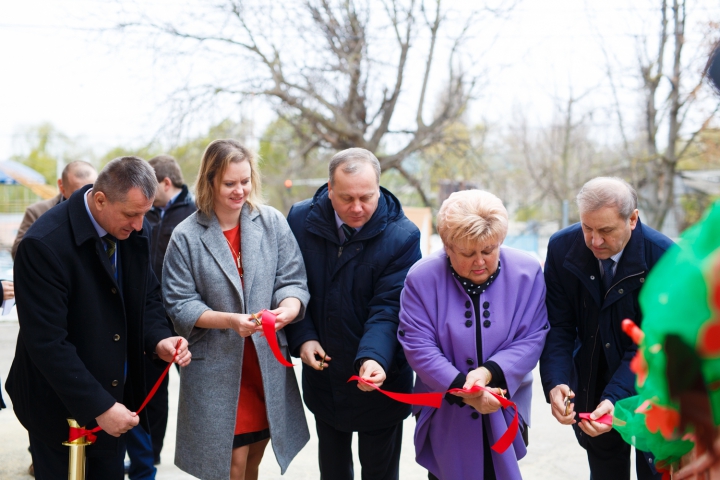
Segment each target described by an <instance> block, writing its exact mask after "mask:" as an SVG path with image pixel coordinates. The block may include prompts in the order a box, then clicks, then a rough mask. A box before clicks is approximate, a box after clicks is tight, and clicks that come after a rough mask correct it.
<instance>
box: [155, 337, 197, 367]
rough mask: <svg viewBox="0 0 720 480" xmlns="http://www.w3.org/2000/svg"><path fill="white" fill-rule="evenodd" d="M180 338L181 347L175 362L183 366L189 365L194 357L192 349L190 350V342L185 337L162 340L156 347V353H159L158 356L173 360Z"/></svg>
mask: <svg viewBox="0 0 720 480" xmlns="http://www.w3.org/2000/svg"><path fill="white" fill-rule="evenodd" d="M178 340H180V348H179V349H178V354H177V358H175V363H177V364H178V365H180V366H181V367H187V366H188V364H189V363H190V359H191V358H192V353H190V350H188V342H187V340H185V338H183V337H168V338H165V339H163V340H160V341H159V342H158V344H157V346H156V347H155V353H157V356H158V357H160V358H161V359H163V360H165V361H166V362H168V363H169V362H172V361H173V355H175V347H176V346H177V343H178Z"/></svg>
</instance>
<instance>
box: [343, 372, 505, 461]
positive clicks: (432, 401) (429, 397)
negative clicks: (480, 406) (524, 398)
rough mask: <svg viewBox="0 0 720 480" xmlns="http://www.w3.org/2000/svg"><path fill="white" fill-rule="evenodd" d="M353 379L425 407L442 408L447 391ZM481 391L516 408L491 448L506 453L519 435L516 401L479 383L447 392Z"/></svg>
mask: <svg viewBox="0 0 720 480" xmlns="http://www.w3.org/2000/svg"><path fill="white" fill-rule="evenodd" d="M353 380H357V381H358V382H361V383H363V384H365V385H368V386H370V387H372V388H374V389H375V390H377V391H378V392H380V393H382V394H383V395H386V396H388V397H390V398H392V399H393V400H396V401H398V402H401V403H406V404H409V405H421V406H423V407H432V408H440V405H442V400H443V397H444V396H445V393H440V392H432V393H395V392H388V391H385V390H383V389H381V388H380V387H378V386H377V385H375V384H374V383H372V382H368V381H367V380H364V379H362V378H360V377H358V376H357V375H353V376H352V377H350V379H349V380H348V382H352V381H353ZM480 391H485V392H487V393H489V394H490V395H492V396H493V397H495V398H496V399H497V400H498V401H499V402H500V405H502V407H503V408H507V407H513V408H514V409H515V415H514V416H513V419H512V422H510V426H508V429H507V430H506V431H505V433H503V435H502V436H501V437H500V438H499V439H498V441H497V442H495V444H494V445H493V446H491V447H490V448H492V449H493V450H495V451H496V452H497V453H504V452H505V450H507V449H508V448H509V447H510V445H512V442H513V440H515V437H516V436H517V431H518V428H519V420H518V411H517V405H515V402H512V401H510V400H508V399H507V398H505V397H502V396H500V395H498V394H496V393H495V392H493V391H492V390H491V389H489V388H485V387H481V386H479V385H475V386H473V387H472V388H470V389H464V388H452V389H450V390H448V391H447V392H446V393H451V394H455V393H461V392H462V393H477V392H480Z"/></svg>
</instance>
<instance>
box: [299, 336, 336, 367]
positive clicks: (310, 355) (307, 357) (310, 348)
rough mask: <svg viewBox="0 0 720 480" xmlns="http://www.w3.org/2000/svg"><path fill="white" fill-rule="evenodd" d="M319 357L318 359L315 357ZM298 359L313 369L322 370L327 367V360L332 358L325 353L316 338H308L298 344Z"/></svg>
mask: <svg viewBox="0 0 720 480" xmlns="http://www.w3.org/2000/svg"><path fill="white" fill-rule="evenodd" d="M315 356H318V357H320V360H318V359H317V358H315ZM300 359H301V360H302V361H303V363H304V364H305V365H308V366H310V367H312V368H314V369H315V370H324V369H326V368H327V367H328V362H329V361H330V360H332V359H331V358H330V357H329V356H328V355H326V354H325V350H323V348H322V347H321V346H320V342H318V341H317V340H308V341H307V342H305V343H303V344H302V345H301V346H300Z"/></svg>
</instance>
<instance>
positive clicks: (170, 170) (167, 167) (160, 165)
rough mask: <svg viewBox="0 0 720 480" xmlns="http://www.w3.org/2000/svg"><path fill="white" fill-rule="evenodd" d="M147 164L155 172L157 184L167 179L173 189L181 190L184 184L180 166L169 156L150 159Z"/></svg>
mask: <svg viewBox="0 0 720 480" xmlns="http://www.w3.org/2000/svg"><path fill="white" fill-rule="evenodd" d="M148 163H149V164H150V166H151V167H153V169H154V170H155V177H157V181H158V183H160V182H162V181H163V180H165V179H166V178H169V179H170V181H171V182H172V184H173V187H175V188H182V187H183V185H184V184H185V180H183V175H182V171H180V165H178V163H177V160H175V159H174V158H173V157H171V156H170V155H158V156H157V157H153V158H151V159H150V161H149V162H148Z"/></svg>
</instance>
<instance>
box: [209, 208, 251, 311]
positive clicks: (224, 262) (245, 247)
mask: <svg viewBox="0 0 720 480" xmlns="http://www.w3.org/2000/svg"><path fill="white" fill-rule="evenodd" d="M259 216H260V211H259V209H258V208H250V205H248V204H247V203H246V204H245V205H243V208H242V212H241V214H240V235H241V237H240V242H241V245H240V249H241V253H242V266H243V282H241V281H240V277H239V276H238V271H237V265H236V264H235V261H234V259H233V258H232V253H231V252H230V249H229V248H228V246H227V242H226V240H225V235H224V234H223V232H222V229H221V228H220V223H219V222H218V220H217V217H216V216H215V215H214V214H213V215H212V216H208V215H205V214H204V213H202V212H200V211H198V213H197V215H196V219H197V222H198V223H199V224H200V225H202V226H204V227H205V228H206V230H205V232H204V233H203V234H202V235H201V241H202V242H203V244H205V246H206V248H207V249H208V251H209V252H210V255H211V256H212V257H213V259H214V260H215V262H217V264H218V265H219V266H220V269H221V270H222V272H223V274H224V275H225V276H226V277H227V278H228V279H229V280H230V282H231V283H232V285H233V286H234V287H235V290H236V291H237V293H238V295H239V296H240V299H241V300H242V301H243V305H246V302H245V301H244V299H245V296H244V294H243V291H245V292H250V291H251V289H252V284H253V281H254V279H255V275H256V272H257V271H258V270H259V269H260V268H262V265H259V264H258V262H260V261H261V258H260V255H259V254H258V253H259V251H260V245H261V242H262V240H263V238H262V234H263V229H262V227H261V226H259V225H257V224H256V223H255V219H256V218H258V217H259ZM243 283H244V286H243Z"/></svg>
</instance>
